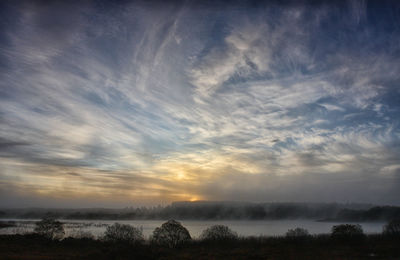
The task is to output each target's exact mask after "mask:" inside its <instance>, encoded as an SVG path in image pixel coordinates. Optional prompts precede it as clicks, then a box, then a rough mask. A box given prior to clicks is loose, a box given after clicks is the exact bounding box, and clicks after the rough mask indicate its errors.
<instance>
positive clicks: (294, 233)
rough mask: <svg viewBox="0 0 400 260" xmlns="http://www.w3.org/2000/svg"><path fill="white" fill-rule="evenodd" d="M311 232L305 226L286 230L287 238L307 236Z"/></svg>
mask: <svg viewBox="0 0 400 260" xmlns="http://www.w3.org/2000/svg"><path fill="white" fill-rule="evenodd" d="M309 236H310V234H309V233H308V230H307V229H304V228H299V227H298V228H295V229H289V230H288V231H287V232H286V237H287V238H307V237H309Z"/></svg>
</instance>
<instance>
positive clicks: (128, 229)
mask: <svg viewBox="0 0 400 260" xmlns="http://www.w3.org/2000/svg"><path fill="white" fill-rule="evenodd" d="M104 240H105V241H108V242H120V243H130V244H135V243H142V242H143V241H144V237H143V231H142V229H139V228H136V227H133V226H131V225H125V224H119V223H114V224H113V225H111V226H108V227H107V229H106V231H105V232H104Z"/></svg>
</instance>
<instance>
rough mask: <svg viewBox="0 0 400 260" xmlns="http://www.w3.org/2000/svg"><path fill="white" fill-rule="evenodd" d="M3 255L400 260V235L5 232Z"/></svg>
mask: <svg viewBox="0 0 400 260" xmlns="http://www.w3.org/2000/svg"><path fill="white" fill-rule="evenodd" d="M0 259H400V239H399V238H389V237H384V236H381V235H369V236H367V237H365V238H363V239H356V240H354V239H347V240H337V239H331V238H330V237H329V236H328V235H326V236H325V235H321V236H317V237H312V238H309V239H299V240H293V239H288V238H283V237H281V238H273V237H269V238H244V239H239V240H236V241H229V242H218V243H216V242H213V243H212V242H205V241H195V242H192V243H189V244H186V245H183V246H181V247H180V248H175V249H170V248H165V247H161V246H156V245H151V244H144V245H124V244H109V243H104V242H102V241H98V240H90V239H72V238H68V239H64V240H62V241H49V240H46V239H43V238H41V237H38V236H37V235H24V236H22V235H1V236H0Z"/></svg>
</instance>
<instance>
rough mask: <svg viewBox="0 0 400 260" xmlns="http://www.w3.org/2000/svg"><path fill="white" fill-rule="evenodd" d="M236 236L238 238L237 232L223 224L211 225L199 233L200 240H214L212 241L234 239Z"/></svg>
mask: <svg viewBox="0 0 400 260" xmlns="http://www.w3.org/2000/svg"><path fill="white" fill-rule="evenodd" d="M237 238H238V235H237V233H236V232H234V231H232V230H231V229H230V228H229V227H227V226H224V225H214V226H211V227H209V228H207V229H206V230H204V231H203V232H202V233H201V235H200V239H202V240H214V241H216V240H219V241H224V240H234V239H237Z"/></svg>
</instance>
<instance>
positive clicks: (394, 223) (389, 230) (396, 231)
mask: <svg viewBox="0 0 400 260" xmlns="http://www.w3.org/2000/svg"><path fill="white" fill-rule="evenodd" d="M383 234H384V235H388V236H397V237H400V219H394V220H391V221H389V223H387V224H386V225H385V226H384V227H383Z"/></svg>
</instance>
